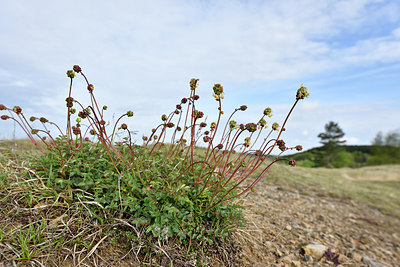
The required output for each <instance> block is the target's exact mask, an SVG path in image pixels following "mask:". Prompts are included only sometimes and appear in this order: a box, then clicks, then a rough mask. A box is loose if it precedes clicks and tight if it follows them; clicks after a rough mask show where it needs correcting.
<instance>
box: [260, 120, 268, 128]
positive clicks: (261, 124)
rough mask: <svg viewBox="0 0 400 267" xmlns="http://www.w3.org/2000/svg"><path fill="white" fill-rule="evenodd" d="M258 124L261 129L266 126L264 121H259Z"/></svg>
mask: <svg viewBox="0 0 400 267" xmlns="http://www.w3.org/2000/svg"><path fill="white" fill-rule="evenodd" d="M258 124H260V126H261V127H264V126H265V125H266V124H267V122H266V121H265V120H264V119H261V120H260V121H259V122H258Z"/></svg>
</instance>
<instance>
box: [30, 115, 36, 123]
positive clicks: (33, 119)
mask: <svg viewBox="0 0 400 267" xmlns="http://www.w3.org/2000/svg"><path fill="white" fill-rule="evenodd" d="M36 119H37V118H36V117H33V116H32V117H30V118H29V120H30V121H31V122H34V121H35V120H36Z"/></svg>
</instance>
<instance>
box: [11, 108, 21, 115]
mask: <svg viewBox="0 0 400 267" xmlns="http://www.w3.org/2000/svg"><path fill="white" fill-rule="evenodd" d="M13 111H14V112H15V113H17V114H18V115H19V114H21V112H22V108H20V107H19V106H15V107H14V108H13Z"/></svg>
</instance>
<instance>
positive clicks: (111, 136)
mask: <svg viewBox="0 0 400 267" xmlns="http://www.w3.org/2000/svg"><path fill="white" fill-rule="evenodd" d="M76 75H81V77H83V79H84V80H85V81H86V84H87V88H86V90H87V91H88V94H89V97H90V103H91V104H90V105H89V106H83V105H82V104H81V102H80V101H79V100H78V99H75V98H73V91H72V88H73V86H72V85H73V81H74V79H76ZM67 76H68V78H69V80H70V85H69V90H68V95H67V98H66V100H65V101H66V130H65V131H63V130H62V129H61V127H59V126H58V125H56V124H55V123H53V122H51V121H49V120H48V119H46V118H45V117H40V118H37V117H29V118H28V117H26V116H25V114H24V113H23V112H22V108H20V107H19V106H15V107H13V108H8V107H6V106H4V105H0V110H1V111H5V112H8V114H7V115H6V114H4V115H2V116H1V119H2V120H9V119H10V120H14V121H15V122H16V123H17V124H19V126H20V127H21V128H22V129H23V130H24V131H25V133H26V135H27V136H28V137H29V139H30V140H31V141H32V143H33V144H34V145H35V146H36V148H37V149H38V151H39V152H40V156H39V157H35V158H34V159H32V161H31V163H30V168H31V169H32V170H34V171H35V174H36V175H38V176H40V177H45V183H46V186H47V187H49V188H52V189H54V190H55V191H57V192H67V193H68V194H67V195H68V197H67V198H66V199H65V201H67V202H68V203H77V202H78V201H80V202H82V201H90V203H92V204H93V203H95V205H92V206H93V207H94V211H93V213H94V214H96V218H97V219H98V220H99V221H100V222H101V223H105V222H106V221H112V220H113V219H115V220H123V221H124V222H126V223H128V225H130V226H134V227H135V228H136V229H140V231H142V232H144V233H146V235H148V237H149V239H148V240H169V239H172V240H174V242H178V243H181V244H184V245H186V246H187V247H188V250H190V248H191V247H199V246H202V245H205V244H208V245H212V244H213V243H215V242H216V241H217V240H219V239H220V238H223V237H225V236H227V235H228V233H229V232H230V231H232V230H233V229H235V228H236V227H237V226H238V225H240V224H241V223H243V216H242V213H241V207H240V205H238V204H237V203H236V202H235V199H237V198H238V197H240V196H243V195H244V194H246V193H247V192H249V191H250V190H252V189H254V187H255V185H256V184H257V183H258V182H259V181H260V180H261V179H262V177H263V176H264V175H265V174H266V173H267V172H268V170H269V169H270V168H271V166H272V165H273V164H274V163H276V162H278V161H287V162H288V164H289V165H291V166H295V165H296V162H295V161H293V160H287V159H282V158H279V156H278V157H276V158H274V159H272V161H271V160H267V158H268V156H270V155H271V153H272V151H273V149H274V148H275V147H278V148H279V149H280V150H281V151H282V152H284V151H287V150H289V149H296V150H298V151H300V150H301V149H302V147H301V146H299V145H297V146H295V147H287V146H286V143H285V142H284V141H283V140H282V139H281V134H282V132H283V131H284V130H285V124H286V122H287V120H288V118H289V116H290V114H291V113H292V111H293V109H294V107H295V106H296V104H297V103H298V101H300V100H302V99H304V98H306V97H308V95H309V93H308V92H307V88H306V87H304V86H301V87H300V88H299V89H298V90H297V93H296V96H295V102H294V104H293V106H292V108H291V109H290V111H289V113H288V114H287V116H286V119H285V120H284V122H283V123H282V125H279V124H278V123H276V122H274V123H271V124H270V123H267V119H269V118H270V117H271V116H272V110H271V108H269V107H267V108H266V109H265V110H264V111H263V112H262V114H261V115H260V118H258V119H257V120H256V121H254V122H247V123H239V122H237V121H235V120H234V116H235V114H236V113H238V112H243V111H245V110H246V109H247V107H246V106H245V105H242V106H239V107H238V108H236V109H235V110H233V112H232V113H231V114H229V116H228V119H227V120H223V119H222V117H223V115H224V111H223V108H222V100H223V98H224V88H223V86H222V85H221V84H215V85H214V87H213V96H214V98H215V100H216V103H217V112H218V117H217V120H216V121H215V122H211V123H206V121H205V113H204V112H203V111H200V110H198V109H197V108H196V103H197V101H198V100H199V95H197V93H196V89H197V86H198V81H199V80H198V79H192V80H191V81H190V84H189V85H190V94H189V96H188V97H185V98H182V100H181V101H179V102H178V103H177V104H176V106H175V108H174V109H173V110H172V111H171V112H170V113H167V114H163V115H162V116H161V118H160V123H159V125H157V126H156V127H155V128H153V129H152V130H151V133H149V135H148V136H143V138H142V139H143V143H142V144H140V145H139V144H135V143H134V142H133V141H132V136H131V131H130V129H129V127H128V125H127V124H126V122H124V121H123V120H124V119H126V118H130V117H133V115H134V113H133V112H132V111H127V112H126V113H124V114H122V115H121V116H120V117H119V118H118V119H117V120H116V122H115V124H113V125H111V124H110V123H109V122H108V121H107V119H106V118H105V113H106V112H107V106H101V105H99V103H98V102H97V100H96V98H95V95H94V92H95V88H94V86H93V84H91V83H90V82H89V81H88V79H87V77H86V76H85V74H84V73H83V72H82V69H81V68H80V67H79V66H77V65H75V66H74V67H73V69H72V70H68V71H67ZM223 121H224V122H223ZM118 132H119V133H125V135H124V136H125V137H124V138H123V139H119V140H116V134H117V133H118ZM256 170H257V172H256ZM130 238H131V239H133V240H134V239H135V238H138V236H137V235H130ZM152 242H153V241H150V242H149V244H152Z"/></svg>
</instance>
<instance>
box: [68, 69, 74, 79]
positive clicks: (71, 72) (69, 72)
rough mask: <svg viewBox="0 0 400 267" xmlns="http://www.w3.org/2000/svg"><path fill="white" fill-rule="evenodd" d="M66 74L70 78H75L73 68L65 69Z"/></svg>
mask: <svg viewBox="0 0 400 267" xmlns="http://www.w3.org/2000/svg"><path fill="white" fill-rule="evenodd" d="M67 76H68V77H69V78H71V79H73V78H75V72H74V71H73V70H68V71H67Z"/></svg>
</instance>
